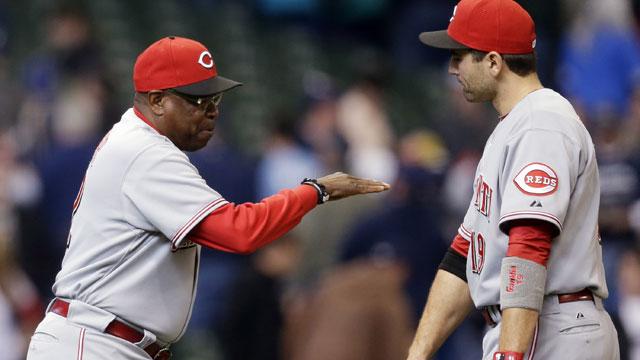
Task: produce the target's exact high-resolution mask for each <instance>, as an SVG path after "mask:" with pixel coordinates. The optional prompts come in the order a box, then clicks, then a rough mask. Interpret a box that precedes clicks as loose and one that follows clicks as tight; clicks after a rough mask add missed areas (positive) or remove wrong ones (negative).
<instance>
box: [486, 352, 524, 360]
mask: <svg viewBox="0 0 640 360" xmlns="http://www.w3.org/2000/svg"><path fill="white" fill-rule="evenodd" d="M493 360H524V354H523V353H521V352H515V351H498V352H495V353H493Z"/></svg>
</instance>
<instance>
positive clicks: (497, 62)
mask: <svg viewBox="0 0 640 360" xmlns="http://www.w3.org/2000/svg"><path fill="white" fill-rule="evenodd" d="M485 61H486V62H487V65H488V67H489V73H491V75H493V76H494V77H497V76H498V74H500V72H501V71H502V68H503V67H504V59H503V58H502V55H500V54H498V53H497V52H495V51H491V52H490V53H488V54H487V56H485Z"/></svg>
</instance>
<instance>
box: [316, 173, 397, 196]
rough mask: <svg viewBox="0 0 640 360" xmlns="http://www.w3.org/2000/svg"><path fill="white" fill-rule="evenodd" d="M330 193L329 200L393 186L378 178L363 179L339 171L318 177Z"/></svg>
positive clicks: (319, 181)
mask: <svg viewBox="0 0 640 360" xmlns="http://www.w3.org/2000/svg"><path fill="white" fill-rule="evenodd" d="M317 181H318V183H319V184H321V185H323V186H324V187H325V191H326V192H327V193H328V194H329V201H331V200H338V199H342V198H346V197H349V196H352V195H358V194H369V193H377V192H382V191H386V190H389V189H390V188H391V186H390V185H389V184H387V183H385V182H382V181H377V180H369V179H362V178H359V177H355V176H351V175H349V174H345V173H341V172H337V173H333V174H331V175H327V176H323V177H321V178H318V179H317Z"/></svg>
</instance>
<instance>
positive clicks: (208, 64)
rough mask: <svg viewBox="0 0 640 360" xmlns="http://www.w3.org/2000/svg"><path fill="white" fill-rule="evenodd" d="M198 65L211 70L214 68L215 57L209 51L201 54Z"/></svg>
mask: <svg viewBox="0 0 640 360" xmlns="http://www.w3.org/2000/svg"><path fill="white" fill-rule="evenodd" d="M206 60H208V61H206ZM205 61H206V62H205ZM198 64H200V65H202V66H204V67H205V68H207V69H211V68H212V67H213V57H212V56H211V53H210V52H209V51H207V50H205V51H203V52H202V54H200V58H199V59H198Z"/></svg>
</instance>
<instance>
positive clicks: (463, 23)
mask: <svg viewBox="0 0 640 360" xmlns="http://www.w3.org/2000/svg"><path fill="white" fill-rule="evenodd" d="M420 41H422V42H423V43H425V44H427V45H429V46H433V47H437V48H443V49H474V50H480V51H486V52H489V51H497V52H498V53H500V54H529V53H532V52H533V50H534V48H535V47H536V29H535V24H534V22H533V19H532V18H531V16H530V15H529V13H528V12H527V11H526V10H525V9H523V8H522V6H520V5H519V4H518V3H517V2H515V1H514V0H461V1H460V2H459V3H458V5H457V6H456V7H455V8H454V9H453V16H452V17H451V19H450V20H449V27H448V28H447V30H441V31H430V32H423V33H422V34H420Z"/></svg>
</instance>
